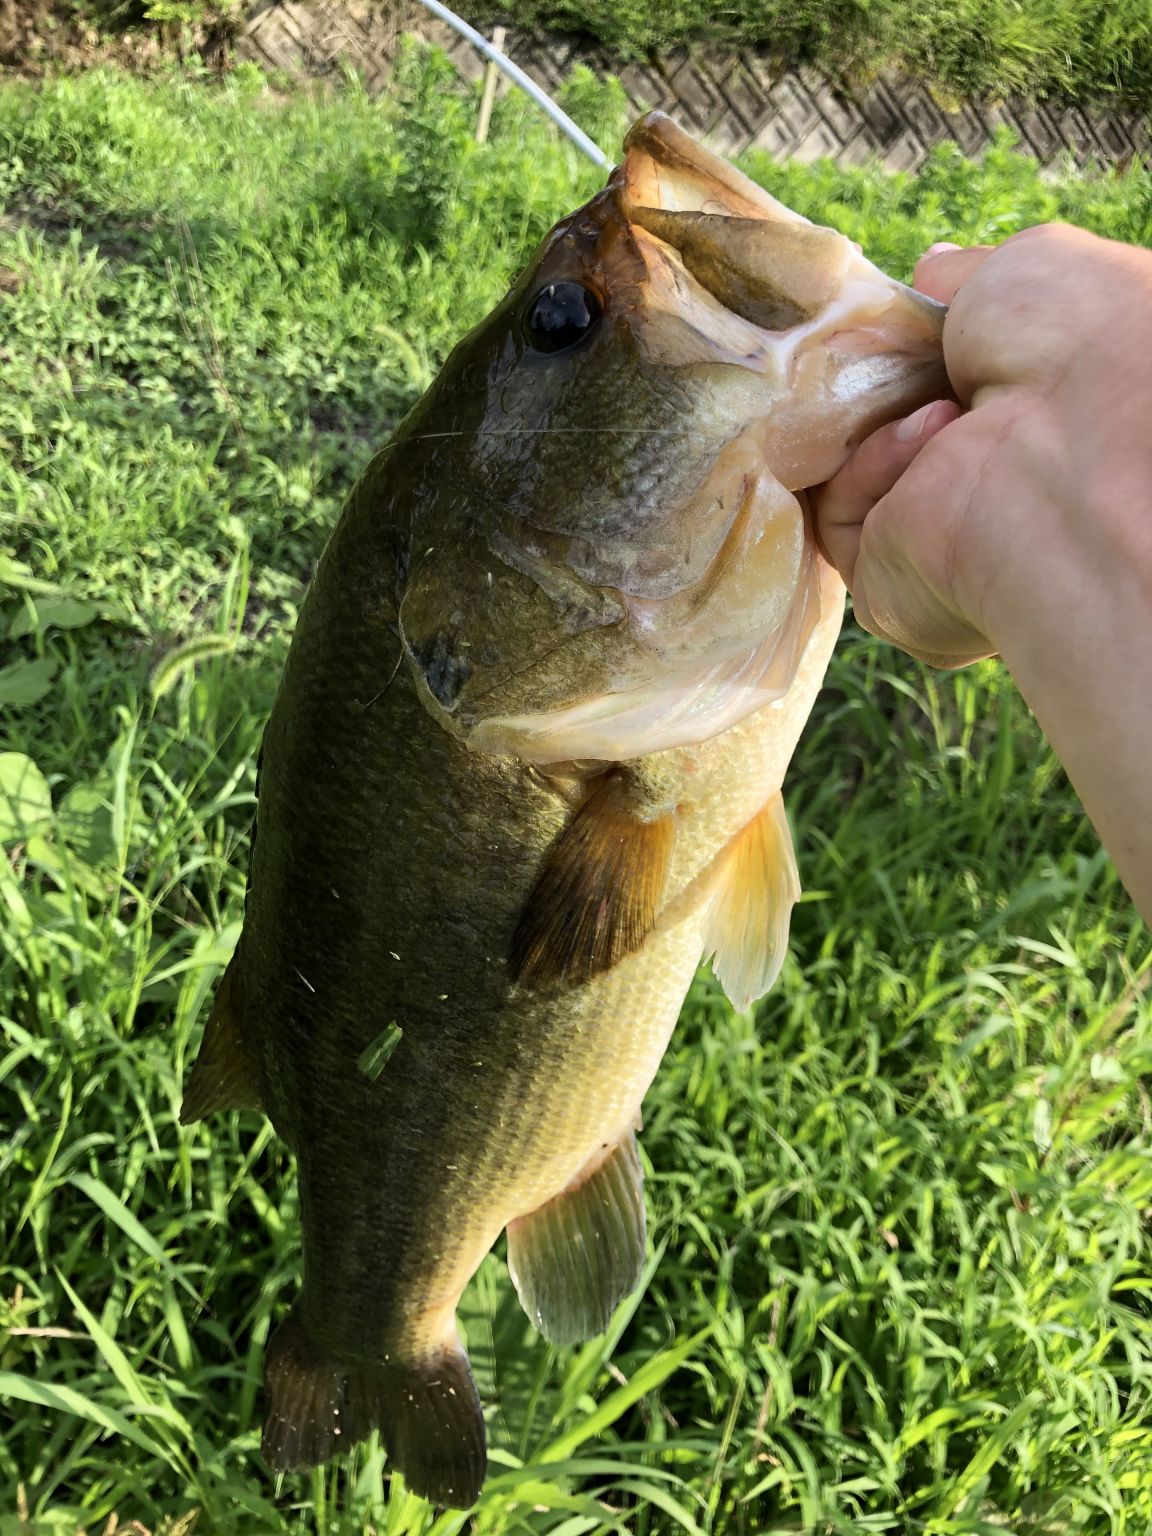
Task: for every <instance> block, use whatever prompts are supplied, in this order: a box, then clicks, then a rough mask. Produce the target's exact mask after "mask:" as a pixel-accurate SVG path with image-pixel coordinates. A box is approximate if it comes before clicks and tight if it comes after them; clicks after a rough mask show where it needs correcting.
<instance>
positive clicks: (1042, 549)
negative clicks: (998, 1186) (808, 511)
mask: <svg viewBox="0 0 1152 1536" xmlns="http://www.w3.org/2000/svg"><path fill="white" fill-rule="evenodd" d="M916 285H917V287H918V288H920V289H921V290H922V291H923V292H925V293H928V294H930V295H931V296H932V297H933V298H937V299H940V300H942V301H943V302H945V303H949V302H950V303H951V308H950V310H949V313H948V317H947V320H946V321H945V325H944V356H945V362H946V363H947V367H948V374H949V378H950V379H951V381H952V385H953V388H954V389H955V391H956V396H957V399H958V401H959V402H960V404H959V405H958V404H956V403H955V402H952V401H936V402H934V403H932V404H930V405H927V406H925V407H923V408H922V409H921V410H920V411H918V412H917V413H916V415H914V416H911V417H909V418H907V420H906V421H904V422H897V423H894V424H893V425H891V426H888V427H885V428H883V430H882V431H880V432H877V433H875V434H874V435H873V436H872V437H870V438H868V440H867V441H866V442H864V443H862V444H861V446H860V447H859V448H858V449H857V450H856V452H855V453H854V454H853V456H852V458H851V459H850V460H849V461H848V463H847V464H846V465H845V466H844V468H843V469H842V470H841V471H840V473H839V474H838V475H837V476H836V477H835V479H834V480H831V481H829V483H828V484H827V485H826V486H824V487H823V488H822V489H821V490H820V491H819V492H818V493H816V495H815V497H814V509H815V514H816V526H817V532H818V536H819V538H820V541H821V543H822V544H823V547H824V549H825V551H826V552H827V554H828V556H829V558H830V559H831V560H832V562H833V564H835V565H836V566H837V567H838V568H839V570H840V573H841V574H842V575H843V577H844V579H845V581H846V582H847V584H848V586H849V588H850V589H851V591H852V594H853V598H854V602H855V608H856V615H857V617H858V619H859V620H860V622H861V624H863V625H864V627H865V628H866V629H869V630H871V631H872V632H873V633H875V634H877V635H880V636H881V637H882V638H885V639H888V640H892V641H894V642H895V643H896V644H897V645H900V646H902V647H903V648H904V649H905V650H906V651H909V652H910V653H911V654H912V655H913V656H917V657H919V658H920V659H921V660H923V661H928V662H932V663H934V664H935V665H937V666H948V667H957V666H963V665H965V663H967V662H969V661H972V660H975V659H976V658H977V657H980V656H987V655H991V654H994V653H997V652H998V653H999V654H1000V655H1001V656H1002V657H1003V660H1004V662H1005V665H1006V666H1007V667H1008V669H1009V671H1010V672H1011V673H1012V675H1013V677H1014V678H1015V680H1016V682H1017V684H1018V686H1019V688H1020V691H1021V693H1022V694H1023V695H1024V697H1025V699H1026V700H1027V702H1028V703H1029V704H1030V705H1031V707H1032V709H1033V711H1034V712H1035V715H1036V718H1037V720H1038V721H1039V723H1040V726H1041V728H1042V729H1043V731H1044V733H1045V735H1046V736H1047V737H1048V740H1049V741H1050V742H1051V744H1052V746H1053V748H1054V749H1055V751H1056V754H1057V756H1058V757H1059V758H1060V761H1061V762H1062V763H1063V765H1064V767H1065V769H1066V770H1067V772H1068V775H1069V778H1070V779H1071V780H1072V783H1073V784H1074V785H1075V787H1076V789H1077V790H1078V792H1079V794H1080V798H1081V799H1082V801H1083V802H1084V806H1085V809H1086V810H1087V811H1088V814H1089V815H1090V816H1091V818H1092V820H1093V822H1094V823H1095V826H1096V829H1097V831H1098V832H1099V834H1100V837H1101V840H1102V841H1103V843H1104V845H1105V846H1106V847H1107V849H1108V851H1109V852H1110V853H1111V855H1112V857H1113V859H1114V860H1115V861H1116V865H1117V867H1118V868H1119V871H1120V874H1121V876H1122V877H1123V879H1124V881H1125V883H1126V884H1127V886H1128V889H1129V890H1130V892H1131V893H1132V896H1133V897H1134V899H1135V901H1136V904H1137V906H1138V907H1139V908H1140V910H1141V912H1142V913H1143V915H1144V918H1145V921H1147V922H1150V923H1152V776H1150V775H1149V772H1148V764H1149V763H1150V762H1152V708H1150V707H1149V697H1150V685H1149V678H1150V677H1152V252H1149V251H1146V250H1142V249H1139V248H1135V247H1128V246H1124V245H1119V244H1117V243H1115V242H1113V241H1109V240H1101V239H1098V238H1097V237H1096V236H1094V235H1089V234H1085V233H1083V232H1082V231H1080V230H1074V229H1069V228H1065V227H1063V226H1060V225H1046V226H1042V227H1040V228H1038V229H1033V230H1026V231H1025V232H1024V233H1023V234H1020V235H1014V236H1013V237H1012V238H1011V239H1010V240H1006V241H1005V242H1004V244H1003V245H1001V246H998V247H997V248H996V249H995V250H987V249H975V250H967V251H964V250H957V249H948V250H943V251H941V250H934V251H931V252H929V253H928V254H927V255H926V256H924V257H923V258H922V259H921V261H920V263H919V264H918V266H917V268H916Z"/></svg>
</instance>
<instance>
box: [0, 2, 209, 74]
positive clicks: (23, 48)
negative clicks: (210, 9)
mask: <svg viewBox="0 0 1152 1536" xmlns="http://www.w3.org/2000/svg"><path fill="white" fill-rule="evenodd" d="M223 42H224V40H223V39H221V38H216V37H211V36H208V37H205V36H195V35H190V34H189V33H188V32H187V31H184V32H181V30H180V29H179V28H176V27H173V26H150V27H148V28H143V27H133V28H125V29H124V30H122V31H118V32H114V31H111V30H109V29H103V30H102V29H100V28H98V27H96V26H95V25H93V23H92V22H91V21H90V20H87V19H85V18H84V17H81V16H77V14H76V8H75V6H74V5H73V4H71V3H69V0H0V73H6V72H13V73H18V74H22V75H30V76H33V77H36V76H40V75H44V74H48V73H50V72H53V71H60V70H74V69H91V68H92V67H93V66H94V65H97V64H102V63H108V64H117V65H119V66H120V67H121V68H126V69H134V70H140V71H147V70H149V69H155V68H156V67H157V65H159V64H160V63H161V62H163V61H164V60H165V59H170V58H172V57H174V56H175V57H179V56H180V55H181V54H187V53H188V52H190V51H194V52H196V53H199V54H200V55H201V57H204V58H206V59H207V60H208V62H210V63H215V62H220V60H219V59H218V58H214V57H213V55H218V54H219V53H220V50H221V48H222V46H223Z"/></svg>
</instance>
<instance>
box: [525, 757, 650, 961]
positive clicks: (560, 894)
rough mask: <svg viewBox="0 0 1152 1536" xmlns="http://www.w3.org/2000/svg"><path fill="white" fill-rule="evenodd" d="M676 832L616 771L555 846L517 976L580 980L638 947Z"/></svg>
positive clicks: (533, 905) (528, 919)
mask: <svg viewBox="0 0 1152 1536" xmlns="http://www.w3.org/2000/svg"><path fill="white" fill-rule="evenodd" d="M675 836H676V818H675V814H674V812H672V811H671V810H664V811H663V813H662V814H660V813H659V811H658V810H657V813H655V814H654V813H653V810H652V808H651V807H650V806H648V805H646V804H645V802H644V801H643V799H641V798H640V797H638V796H636V795H635V794H634V793H633V789H632V787H631V784H630V782H629V780H628V778H627V777H626V776H625V775H623V774H619V773H612V774H610V775H609V776H608V777H607V778H606V779H605V781H604V782H603V783H602V784H601V785H599V786H598V788H596V789H595V790H594V791H593V792H592V794H591V795H590V796H589V798H588V799H587V800H586V801H585V803H584V804H583V805H582V806H581V808H580V810H579V811H577V813H576V815H575V816H574V817H573V819H572V821H571V822H570V823H569V825H568V826H567V827H566V828H565V830H564V831H563V832H562V833H561V834H560V836H559V837H558V838H557V840H556V842H555V844H554V845H553V846H552V848H551V850H550V851H549V854H548V858H547V861H546V863H545V865H544V869H543V871H542V873H541V875H540V878H539V880H538V881H537V882H536V886H535V889H534V890H533V892H532V894H531V896H530V897H529V898H528V903H527V905H526V906H525V909H524V913H523V916H522V917H521V919H520V923H519V925H518V927H517V929H516V934H515V937H514V938H513V940H512V952H511V965H512V974H513V975H514V976H515V978H516V980H517V981H519V982H522V983H525V984H527V985H541V984H547V983H548V982H554V981H564V982H568V983H571V984H578V983H580V982H583V981H587V980H589V978H590V977H592V976H595V975H598V974H599V973H600V972H601V971H606V970H610V969H611V967H612V966H614V965H615V964H616V963H617V961H619V960H622V959H623V958H624V956H625V955H628V954H631V953H633V951H635V950H637V949H639V948H640V946H641V944H643V942H644V940H645V938H646V937H647V936H648V934H649V932H650V931H651V929H652V927H653V925H654V923H655V921H656V918H657V916H658V914H659V911H660V904H661V901H662V899H663V895H664V887H665V884H666V882H667V878H668V865H669V861H670V859H671V855H672V845H673V842H674V840H675Z"/></svg>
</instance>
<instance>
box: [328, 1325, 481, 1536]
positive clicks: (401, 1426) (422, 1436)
mask: <svg viewBox="0 0 1152 1536" xmlns="http://www.w3.org/2000/svg"><path fill="white" fill-rule="evenodd" d="M350 1385H351V1394H350V1397H351V1405H352V1419H353V1433H354V1435H355V1436H356V1438H357V1439H359V1438H360V1437H361V1436H364V1435H367V1434H368V1433H369V1432H370V1430H372V1429H379V1431H380V1433H381V1435H382V1437H383V1440H384V1444H385V1446H386V1447H387V1449H388V1457H389V1460H390V1461H391V1462H392V1464H393V1466H395V1467H396V1469H397V1471H399V1472H401V1473H403V1475H404V1481H405V1482H406V1483H407V1484H408V1486H409V1487H410V1488H411V1489H412V1490H413V1491H414V1492H415V1493H418V1494H420V1495H421V1496H422V1497H423V1498H426V1499H428V1500H429V1501H430V1502H431V1503H433V1504H440V1505H448V1506H450V1507H452V1508H455V1509H466V1508H467V1507H468V1506H469V1505H470V1504H472V1503H474V1502H475V1500H476V1499H477V1498H478V1496H479V1493H480V1488H481V1485H482V1484H483V1482H484V1474H485V1472H486V1470H487V1453H486V1450H485V1437H484V1415H483V1411H482V1409H481V1407H480V1398H479V1395H478V1394H477V1391H476V1383H475V1382H474V1381H473V1379H472V1370H471V1367H470V1366H469V1364H468V1356H467V1355H466V1354H465V1353H464V1350H463V1349H462V1348H461V1346H460V1344H459V1342H458V1341H457V1339H456V1338H455V1336H453V1338H452V1340H451V1342H450V1343H449V1344H447V1345H445V1346H444V1347H443V1348H442V1349H440V1350H438V1351H437V1352H436V1353H435V1354H431V1355H427V1356H424V1357H423V1358H420V1359H413V1360H409V1361H404V1362H397V1361H393V1362H391V1363H390V1364H389V1365H387V1366H385V1367H383V1368H381V1369H378V1370H371V1371H363V1372H360V1373H358V1374H357V1375H356V1376H355V1377H353V1378H352V1381H351V1383H350Z"/></svg>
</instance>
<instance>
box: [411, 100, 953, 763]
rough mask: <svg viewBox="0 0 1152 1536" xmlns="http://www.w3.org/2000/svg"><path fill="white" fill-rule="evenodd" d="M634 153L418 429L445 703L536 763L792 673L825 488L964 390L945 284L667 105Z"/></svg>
mask: <svg viewBox="0 0 1152 1536" xmlns="http://www.w3.org/2000/svg"><path fill="white" fill-rule="evenodd" d="M625 148H626V155H625V159H624V161H623V163H622V164H621V165H620V166H619V167H618V168H617V169H616V170H615V171H614V173H613V174H612V176H611V179H610V180H609V183H608V185H607V187H606V188H605V189H604V190H603V191H602V192H600V193H599V194H597V195H596V196H595V197H594V198H592V200H591V201H590V202H589V203H587V204H586V205H585V206H584V207H583V208H581V209H579V210H577V212H575V213H573V214H571V215H570V216H569V217H567V218H565V219H562V220H561V221H560V223H559V224H557V225H556V227H555V228H554V229H553V230H552V231H551V233H550V234H549V235H548V237H547V238H546V239H545V240H544V242H543V244H542V245H541V247H540V248H539V250H538V251H537V253H536V255H535V257H534V258H533V260H532V262H531V263H530V264H529V266H528V268H527V269H526V270H525V272H524V273H523V274H522V276H521V277H520V279H519V280H518V281H517V283H516V284H515V285H514V287H513V288H512V290H511V292H510V293H509V294H508V295H507V297H506V298H505V299H504V301H503V302H502V303H501V304H500V305H499V306H498V308H497V309H496V310H495V311H494V312H493V314H492V315H491V316H490V317H489V318H488V320H486V321H485V322H484V323H483V324H482V325H480V326H479V327H477V329H476V330H475V331H473V332H472V333H471V335H470V336H468V337H467V338H465V340H464V341H463V342H462V343H461V344H460V346H459V347H458V348H457V349H456V351H455V352H454V353H453V354H452V356H451V357H450V358H449V360H448V362H447V364H446V365H445V368H444V370H443V372H442V373H441V375H440V377H439V378H438V380H437V381H436V383H435V385H434V386H433V388H432V390H431V391H430V392H429V394H428V395H427V396H426V397H425V400H424V401H423V402H422V403H421V406H420V407H418V408H417V410H416V411H415V412H414V413H413V415H412V417H411V418H409V421H408V422H407V423H406V425H405V427H404V429H402V434H403V435H404V436H405V438H406V440H407V441H408V442H409V443H410V445H411V452H412V453H413V454H414V456H415V458H414V462H417V463H419V465H420V466H421V467H420V468H419V470H418V471H417V472H416V482H417V483H416V490H417V494H416V497H415V499H414V506H415V511H414V512H413V514H412V526H411V535H410V540H409V563H408V568H407V572H406V576H405V580H404V584H403V592H402V601H401V604H400V627H401V634H402V639H403V643H404V647H405V652H406V656H407V659H408V661H409V664H410V665H411V667H412V670H413V673H414V676H415V678H416V680H417V684H418V686H419V688H420V690H421V693H422V696H423V698H424V702H425V703H426V705H427V707H428V708H429V709H430V710H431V711H432V713H433V714H434V715H435V716H436V717H437V718H438V719H439V720H440V721H441V722H442V723H443V724H444V725H445V726H447V727H448V728H449V729H450V730H452V731H454V732H455V733H456V734H457V735H459V736H460V737H461V738H462V739H463V740H465V741H466V742H467V743H468V744H469V745H470V746H473V747H475V748H477V749H478V750H482V751H488V752H498V753H509V754H513V755H516V756H519V757H522V758H525V759H527V760H529V761H534V762H538V763H548V762H557V761H561V760H567V759H593V760H622V759H627V758H633V757H638V756H642V755H645V754H647V753H649V752H653V751H659V750H664V749H666V748H670V747H673V746H679V745H683V744H687V743H690V742H698V741H702V740H705V739H707V738H709V737H711V736H714V735H716V734H718V733H719V732H720V731H722V730H724V729H727V728H728V727H729V726H730V725H732V724H735V723H736V722H737V721H738V720H740V719H741V718H743V717H745V716H747V715H748V714H750V713H751V712H752V711H754V710H755V709H757V708H759V707H760V706H761V705H763V704H765V703H767V702H769V701H771V700H772V699H774V698H778V697H780V696H781V695H782V694H783V693H785V692H786V691H787V688H788V685H789V683H790V681H791V677H792V673H793V671H794V669H795V667H796V665H797V662H798V660H799V657H800V654H801V653H802V651H803V648H804V644H805V642H806V640H807V638H808V635H809V634H810V632H811V630H812V628H813V626H814V624H815V622H816V619H817V618H818V614H819V603H820V597H819V592H820V585H821V583H820V575H819V569H818V567H819V561H820V557H819V555H818V554H817V552H816V550H815V546H814V540H813V536H812V531H811V526H810V519H809V516H808V510H807V505H806V501H805V496H804V492H805V491H806V490H807V489H808V488H810V487H813V486H815V485H818V484H820V483H821V482H823V481H825V480H827V479H828V478H829V477H830V476H831V475H833V474H834V473H835V472H836V471H837V470H838V469H839V468H840V466H841V465H842V464H843V462H844V460H845V459H846V458H847V456H848V454H849V453H850V452H851V450H852V448H853V447H854V446H855V445H856V444H857V443H858V442H860V441H861V440H862V439H863V438H864V437H865V436H866V435H867V434H868V433H870V432H871V431H873V430H874V429H875V428H876V427H878V426H880V425H882V424H883V423H884V422H886V421H889V420H892V419H893V418H895V417H897V416H900V415H903V414H905V413H906V412H908V411H910V410H912V409H914V408H916V407H917V406H918V405H920V404H922V403H924V402H926V401H928V400H931V399H935V398H939V397H940V396H942V395H947V394H949V393H950V390H949V385H948V381H947V376H946V374H945V371H944V366H943V357H942V351H941V332H942V327H943V317H944V309H943V307H942V306H940V305H938V304H935V303H934V302H933V301H931V300H929V299H927V298H925V297H923V296H922V295H920V294H918V293H915V292H914V291H913V290H911V289H909V288H907V287H905V286H904V285H902V284H900V283H898V282H896V281H894V280H893V279H892V278H890V277H888V276H886V275H885V274H884V273H882V272H881V271H880V270H879V269H878V268H877V267H875V266H874V265H873V264H872V263H871V262H869V261H868V260H867V259H866V258H865V257H864V256H863V255H862V254H861V252H860V250H859V248H858V247H857V246H856V245H855V244H854V243H853V242H852V241H850V240H848V239H847V238H846V237H845V236H843V235H841V234H839V233H837V232H836V231H834V230H830V229H823V228H821V227H819V226H817V225H814V224H811V223H809V222H808V221H807V220H806V219H803V218H801V217H800V216H799V215H797V214H795V213H793V212H791V211H790V210H789V209H787V208H785V207H784V206H783V205H782V204H780V203H779V202H777V201H776V200H775V199H774V198H772V197H771V196H770V195H769V194H768V193H767V192H765V191H764V190H763V189H762V188H760V187H759V186H758V185H757V184H756V183H754V182H752V181H750V180H749V179H748V178H746V177H745V176H743V175H742V174H741V173H740V172H738V171H737V170H735V168H734V167H732V166H731V165H730V164H728V162H727V161H725V160H722V159H720V158H719V157H718V156H716V155H713V154H711V153H710V152H709V151H707V150H705V149H703V148H702V147H701V146H700V145H698V144H697V143H695V141H693V140H692V139H691V138H690V137H689V136H688V135H687V134H685V133H683V132H682V131H681V130H680V129H678V128H677V127H676V126H675V125H674V124H673V123H672V122H671V121H670V120H669V119H668V118H667V117H665V116H663V115H662V114H659V113H651V114H649V115H648V116H646V117H644V118H642V119H641V120H640V121H639V122H638V123H637V124H636V125H635V126H634V127H633V129H632V130H631V132H630V134H629V135H628V138H627V140H626V142H625ZM825 590H826V592H827V588H826V589H825ZM825 600H827V597H826V598H825Z"/></svg>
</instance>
